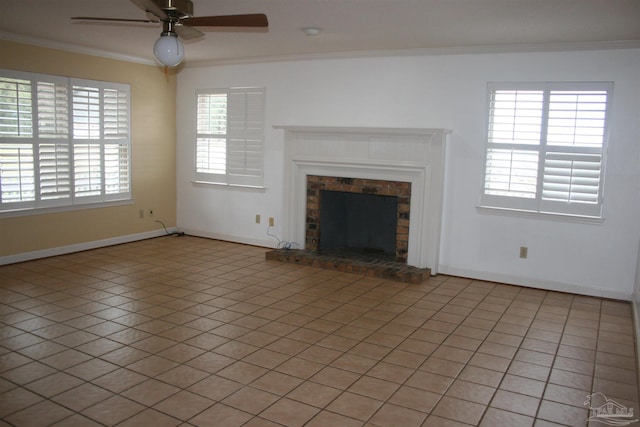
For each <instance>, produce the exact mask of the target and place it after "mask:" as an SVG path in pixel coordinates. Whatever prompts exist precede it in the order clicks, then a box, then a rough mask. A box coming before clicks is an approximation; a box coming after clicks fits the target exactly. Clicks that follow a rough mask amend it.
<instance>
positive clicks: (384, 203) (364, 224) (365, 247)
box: [318, 190, 398, 259]
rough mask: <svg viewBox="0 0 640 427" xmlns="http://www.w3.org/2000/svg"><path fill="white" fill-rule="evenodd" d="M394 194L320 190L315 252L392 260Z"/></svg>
mask: <svg viewBox="0 0 640 427" xmlns="http://www.w3.org/2000/svg"><path fill="white" fill-rule="evenodd" d="M397 226H398V197H397V196H382V195H376V194H363V193H353V192H346V191H330V190H321V191H320V230H321V232H320V238H319V241H318V253H321V254H326V253H331V254H335V255H344V256H357V257H374V258H385V259H395V256H396V234H397Z"/></svg>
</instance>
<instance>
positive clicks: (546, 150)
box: [481, 83, 613, 217]
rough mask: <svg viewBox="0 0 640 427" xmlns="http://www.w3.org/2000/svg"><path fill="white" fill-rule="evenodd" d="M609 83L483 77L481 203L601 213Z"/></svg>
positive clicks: (510, 207) (566, 212)
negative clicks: (485, 98) (485, 124)
mask: <svg viewBox="0 0 640 427" xmlns="http://www.w3.org/2000/svg"><path fill="white" fill-rule="evenodd" d="M612 88H613V85H612V83H573V84H572V83H541V84H490V85H489V91H488V98H489V99H488V104H489V105H488V115H489V117H488V129H487V153H486V155H487V157H486V165H485V177H484V187H483V193H482V200H481V204H482V205H483V206H486V207H495V208H504V209H515V210H523V211H530V212H540V213H556V214H563V215H578V216H587V217H600V216H601V210H602V184H603V176H604V166H605V160H604V158H605V153H606V139H607V138H606V135H607V116H608V114H607V111H608V106H609V102H610V99H611V92H612Z"/></svg>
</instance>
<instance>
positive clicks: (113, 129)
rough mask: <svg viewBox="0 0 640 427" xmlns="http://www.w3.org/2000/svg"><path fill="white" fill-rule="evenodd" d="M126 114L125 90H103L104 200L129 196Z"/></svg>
mask: <svg viewBox="0 0 640 427" xmlns="http://www.w3.org/2000/svg"><path fill="white" fill-rule="evenodd" d="M129 110H130V107H129V92H128V91H127V90H124V88H116V87H113V88H105V89H104V91H103V112H104V124H103V131H104V181H105V183H104V192H105V198H107V199H110V198H112V197H113V195H122V194H129V193H130V192H131V188H130V182H131V173H130V171H131V165H130V162H129V159H130V157H131V152H130V151H131V150H130V149H129V128H130V125H129Z"/></svg>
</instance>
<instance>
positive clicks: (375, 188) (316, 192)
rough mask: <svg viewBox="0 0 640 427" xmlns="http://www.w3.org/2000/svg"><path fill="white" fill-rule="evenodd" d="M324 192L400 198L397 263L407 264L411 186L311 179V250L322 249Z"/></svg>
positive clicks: (308, 234)
mask: <svg viewBox="0 0 640 427" xmlns="http://www.w3.org/2000/svg"><path fill="white" fill-rule="evenodd" d="M322 190H329V191H344V192H350V193H362V194H373V195H379V196H396V197H397V198H398V212H397V215H398V217H397V221H398V222H397V224H398V225H397V229H396V262H400V263H405V264H406V263H407V253H408V248H409V223H410V211H411V209H410V208H411V183H410V182H401V181H382V180H373V179H360V178H346V177H332V176H317V175H307V204H306V236H305V240H306V241H305V244H306V246H305V247H306V248H307V249H308V250H312V251H315V250H317V249H318V241H319V239H320V236H321V233H322V230H321V229H320V197H321V196H320V192H321V191H322Z"/></svg>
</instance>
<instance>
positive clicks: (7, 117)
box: [0, 70, 131, 212]
mask: <svg viewBox="0 0 640 427" xmlns="http://www.w3.org/2000/svg"><path fill="white" fill-rule="evenodd" d="M129 117H130V90H129V86H128V85H123V84H117V83H108V82H97V81H92V80H78V79H69V78H65V77H57V76H48V75H42V74H32V73H21V72H15V71H10V70H0V212H3V211H16V210H25V209H41V208H47V207H60V206H72V205H75V204H79V203H94V202H98V203H100V202H106V201H110V200H126V199H129V198H130V197H131V172H130V169H131V167H130V156H131V148H130V147H131V145H130V144H131V143H130V135H129V129H130V123H129Z"/></svg>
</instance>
